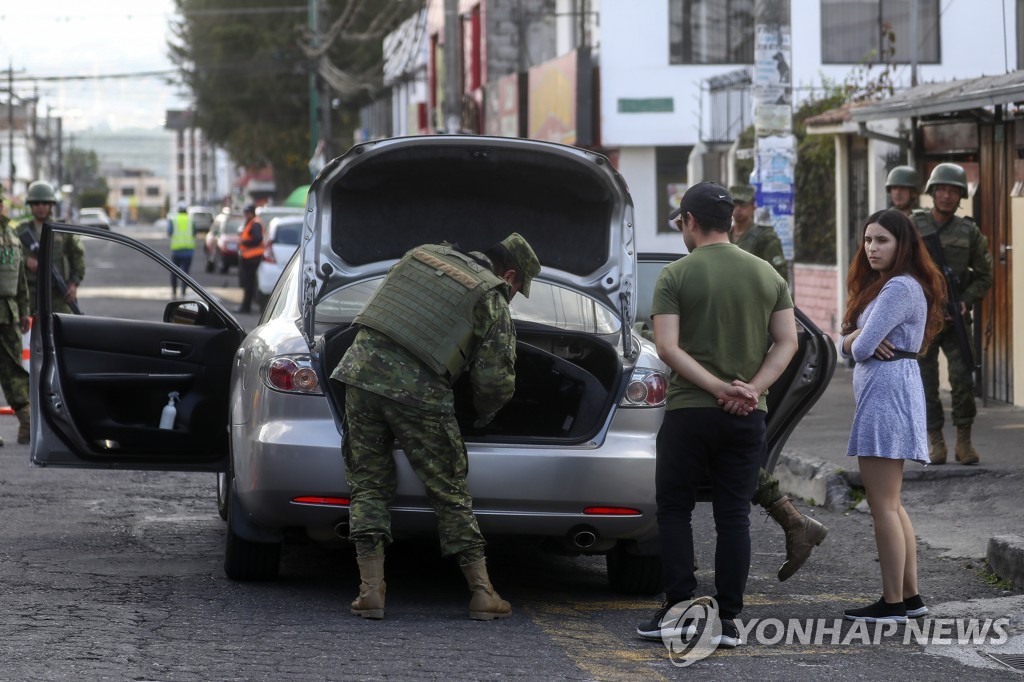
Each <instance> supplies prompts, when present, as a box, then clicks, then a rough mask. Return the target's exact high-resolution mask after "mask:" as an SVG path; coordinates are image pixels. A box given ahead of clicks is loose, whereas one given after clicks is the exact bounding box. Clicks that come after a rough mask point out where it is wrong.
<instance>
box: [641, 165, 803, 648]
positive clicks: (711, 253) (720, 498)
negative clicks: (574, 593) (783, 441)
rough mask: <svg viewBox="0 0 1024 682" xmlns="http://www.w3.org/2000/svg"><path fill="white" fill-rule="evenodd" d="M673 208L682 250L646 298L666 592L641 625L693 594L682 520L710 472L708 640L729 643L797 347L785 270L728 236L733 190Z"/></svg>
mask: <svg viewBox="0 0 1024 682" xmlns="http://www.w3.org/2000/svg"><path fill="white" fill-rule="evenodd" d="M680 208H681V210H682V211H681V218H682V220H681V227H682V232H683V240H684V242H685V244H686V246H687V248H689V250H690V255H688V256H686V257H685V258H682V259H680V260H679V261H676V262H675V263H672V264H669V265H667V266H666V267H665V268H664V269H663V270H662V272H661V275H660V276H659V278H658V282H657V284H656V285H655V290H654V304H653V308H652V313H653V318H654V338H655V344H656V345H657V348H658V356H659V357H660V358H661V359H662V360H663V361H664V362H665V363H666V364H667V365H668V366H669V367H670V368H671V370H672V375H671V379H670V381H669V390H668V404H667V406H666V410H665V418H664V421H663V423H662V426H661V430H660V431H659V432H658V443H657V473H656V475H655V487H656V495H657V502H658V531H659V534H660V536H661V547H662V549H661V555H662V570H663V581H664V585H665V597H666V602H665V604H664V605H663V606H662V609H660V610H659V611H658V612H657V613H655V615H654V618H653V619H652V620H651V622H650V623H646V624H641V626H640V627H638V628H637V632H638V633H639V634H640V635H641V636H642V637H648V636H650V637H652V638H654V637H658V638H660V636H661V627H660V626H661V622H662V620H663V619H664V617H665V614H666V613H667V611H668V610H669V608H671V607H672V606H673V605H675V604H677V603H679V602H684V601H686V600H689V599H693V597H694V596H695V594H696V591H697V579H696V576H695V574H694V570H693V531H692V528H691V523H690V522H691V516H692V512H693V509H694V507H695V505H696V495H697V485H698V484H699V483H700V482H701V480H702V479H703V478H704V472H705V470H707V471H709V472H710V474H711V479H712V483H713V485H712V505H713V508H714V515H715V525H716V528H717V530H718V538H717V543H718V545H717V548H716V551H715V587H716V594H715V596H714V598H715V599H716V601H717V603H718V613H719V617H720V619H721V630H720V632H721V635H720V636H718V638H717V640H716V642H715V643H716V644H717V645H718V646H723V647H733V646H736V645H737V644H739V643H740V641H739V634H738V630H737V629H736V625H735V622H734V620H733V619H734V618H735V617H736V616H737V615H738V614H739V613H740V611H741V610H742V609H743V592H744V589H745V586H746V581H747V575H748V572H749V568H750V520H749V514H750V498H751V496H752V495H753V493H754V489H755V487H756V486H757V476H758V470H759V469H760V467H761V463H762V462H763V460H764V454H765V447H766V441H765V416H766V412H767V408H766V405H765V393H766V391H767V390H768V387H769V386H771V385H772V384H773V383H774V382H775V380H776V379H778V378H779V376H781V375H782V372H783V371H785V369H786V367H787V366H788V364H789V362H790V360H791V359H792V358H793V355H794V354H795V353H796V349H797V336H796V321H795V319H794V314H793V301H792V298H791V297H790V294H789V288H788V286H787V284H786V282H785V280H783V279H782V277H780V276H779V274H778V273H776V272H775V270H774V269H772V267H771V265H769V264H768V263H766V262H765V261H763V260H761V259H760V258H758V257H756V256H753V255H751V254H749V253H746V252H745V251H743V250H742V249H740V248H739V247H738V246H736V245H735V244H731V243H730V242H729V226H730V222H731V219H732V209H733V199H732V196H730V194H729V192H728V191H726V189H725V188H724V187H721V186H720V185H718V184H715V183H712V182H703V183H700V184H697V185H694V186H693V187H691V188H690V189H688V190H687V191H686V194H685V195H683V199H682V201H681V202H680ZM766 337H770V338H771V339H772V341H773V343H772V345H771V347H770V348H768V349H767V350H766V348H765V346H766V344H765V338H766Z"/></svg>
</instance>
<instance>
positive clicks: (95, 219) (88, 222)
mask: <svg viewBox="0 0 1024 682" xmlns="http://www.w3.org/2000/svg"><path fill="white" fill-rule="evenodd" d="M78 224H79V225H85V226H86V227H99V228H103V229H104V230H109V229H110V216H109V215H107V209H105V208H83V209H80V210H79V211H78Z"/></svg>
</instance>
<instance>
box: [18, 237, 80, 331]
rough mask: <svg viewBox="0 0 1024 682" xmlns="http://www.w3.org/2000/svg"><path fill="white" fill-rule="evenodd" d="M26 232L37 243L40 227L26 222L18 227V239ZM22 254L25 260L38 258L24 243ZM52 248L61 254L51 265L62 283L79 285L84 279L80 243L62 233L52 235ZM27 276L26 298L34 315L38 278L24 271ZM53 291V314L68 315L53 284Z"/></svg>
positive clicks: (76, 238)
mask: <svg viewBox="0 0 1024 682" xmlns="http://www.w3.org/2000/svg"><path fill="white" fill-rule="evenodd" d="M26 231H27V232H28V233H30V234H31V235H32V237H33V238H34V239H35V243H36V244H38V243H39V237H40V234H41V233H42V226H41V225H37V224H36V222H35V221H34V220H26V221H25V222H23V223H22V224H21V225H19V226H18V236H19V237H20V236H21V235H22V234H23V233H25V232H26ZM21 248H22V252H23V254H24V256H25V258H26V259H27V258H28V257H29V256H31V257H33V258H38V255H36V254H33V253H32V252H31V251H30V250H29V248H28V247H27V246H25V244H24V242H22V244H21ZM53 248H54V249H55V250H56V252H57V253H59V254H61V255H60V257H56V258H54V259H53V264H54V265H55V266H56V267H57V270H58V271H59V272H60V274H61V275H62V276H63V277H64V281H65V282H66V283H68V284H75V285H77V284H79V283H80V282H81V281H82V280H83V279H84V278H85V249H84V248H83V247H82V241H81V240H80V239H79V238H78V236H77V235H69V234H67V233H63V232H54V233H53ZM26 275H27V276H28V296H29V306H30V309H31V310H32V314H33V315H35V314H36V312H37V311H36V282H37V281H38V278H39V273H38V272H32V271H30V270H26ZM52 291H53V294H52V296H53V304H52V305H53V312H55V313H70V312H71V307H70V306H69V305H68V304H67V301H65V300H64V295H63V294H62V293H61V292H60V290H59V289H57V285H56V284H54V285H53V287H52Z"/></svg>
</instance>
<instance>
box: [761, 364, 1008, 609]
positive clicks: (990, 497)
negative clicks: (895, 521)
mask: <svg viewBox="0 0 1024 682" xmlns="http://www.w3.org/2000/svg"><path fill="white" fill-rule="evenodd" d="M942 398H943V404H944V405H945V407H946V426H945V428H944V429H943V432H944V434H945V437H946V444H947V446H948V447H949V460H948V461H949V463H948V464H945V465H942V466H933V465H928V466H922V465H919V464H915V463H908V464H907V466H906V469H905V471H904V478H903V480H904V498H905V500H904V501H905V503H907V508H908V510H910V511H911V516H912V518H913V520H914V525H915V531H916V533H917V535H918V538H919V539H920V540H922V541H924V542H927V543H928V544H929V545H931V546H933V547H937V548H941V549H943V550H944V553H945V554H947V555H948V556H954V557H968V558H979V559H980V558H987V559H988V562H989V564H990V565H991V566H992V568H993V570H995V571H996V573H997V574H998V575H1000V577H1002V578H1005V579H1008V580H1011V581H1012V582H1014V583H1015V585H1016V587H1017V589H1024V537H1022V533H1024V506H1022V504H1021V493H1022V492H1024V485H1022V478H1024V477H1022V474H1024V466H1022V461H1021V460H1022V455H1024V445H1022V439H1024V409H1021V408H1019V407H1012V406H1009V405H1006V404H1003V403H995V402H990V403H989V404H988V405H983V404H982V401H981V399H978V401H977V403H978V416H977V417H976V418H975V422H974V429H973V441H974V446H975V448H976V449H977V450H978V453H979V454H980V455H981V462H980V463H979V464H978V465H975V466H963V465H961V464H957V463H956V461H955V459H954V456H953V444H954V443H955V442H956V429H955V428H954V427H953V425H952V423H951V421H950V420H951V417H950V416H949V404H950V402H949V392H948V391H943V395H942ZM853 410H854V401H853V369H852V368H850V367H848V366H847V365H846V364H845V363H842V362H840V365H839V366H838V367H837V368H836V372H835V375H834V376H833V377H832V382H831V384H829V387H828V389H826V391H825V393H824V394H823V395H822V397H821V399H820V400H819V401H818V403H817V404H816V405H815V406H814V407H813V408H812V409H811V411H810V412H809V413H808V414H807V415H806V416H805V417H804V418H803V420H802V421H801V422H800V425H799V426H798V427H797V429H796V431H795V432H794V433H793V435H792V436H791V437H790V439H789V441H788V442H787V443H786V447H785V448H784V449H783V451H782V456H781V457H780V460H779V463H778V465H777V466H776V470H775V474H776V476H778V477H779V480H780V483H781V485H782V488H783V489H784V490H786V491H787V492H789V493H790V494H793V495H796V496H799V497H802V498H803V499H805V500H807V501H813V502H814V503H815V504H818V505H825V506H828V507H829V508H831V509H836V510H840V509H845V508H848V507H849V506H850V505H851V504H852V498H851V497H850V493H851V486H857V487H859V486H860V485H861V482H860V475H859V473H858V471H857V461H856V458H853V457H847V456H846V445H847V440H848V438H849V435H850V424H851V422H852V421H853Z"/></svg>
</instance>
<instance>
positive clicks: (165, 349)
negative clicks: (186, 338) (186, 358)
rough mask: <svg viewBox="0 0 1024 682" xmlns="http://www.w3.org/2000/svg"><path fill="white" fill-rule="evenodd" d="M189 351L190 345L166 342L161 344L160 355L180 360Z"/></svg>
mask: <svg viewBox="0 0 1024 682" xmlns="http://www.w3.org/2000/svg"><path fill="white" fill-rule="evenodd" d="M187 350H188V345H187V344H184V343H170V342H166V341H165V342H164V343H161V344H160V355H163V356H166V357H172V358H179V357H181V356H182V355H184V354H185V352H186V351H187Z"/></svg>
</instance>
